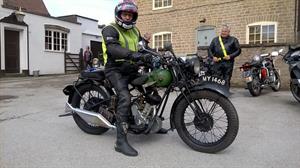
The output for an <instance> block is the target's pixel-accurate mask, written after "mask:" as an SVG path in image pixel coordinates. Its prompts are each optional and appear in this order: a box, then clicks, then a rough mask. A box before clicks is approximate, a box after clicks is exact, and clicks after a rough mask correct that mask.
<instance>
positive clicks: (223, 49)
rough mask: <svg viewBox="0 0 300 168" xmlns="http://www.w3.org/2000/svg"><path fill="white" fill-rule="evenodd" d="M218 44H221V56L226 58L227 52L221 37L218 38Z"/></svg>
mask: <svg viewBox="0 0 300 168" xmlns="http://www.w3.org/2000/svg"><path fill="white" fill-rule="evenodd" d="M219 42H220V44H221V48H222V51H223V55H224V56H223V57H226V56H227V51H226V48H225V46H224V43H223V41H222V37H221V36H219Z"/></svg>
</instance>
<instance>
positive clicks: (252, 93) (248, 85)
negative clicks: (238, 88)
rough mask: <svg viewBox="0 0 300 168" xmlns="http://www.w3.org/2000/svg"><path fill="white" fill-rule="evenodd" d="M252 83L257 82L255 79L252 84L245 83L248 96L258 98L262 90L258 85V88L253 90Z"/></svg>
mask: <svg viewBox="0 0 300 168" xmlns="http://www.w3.org/2000/svg"><path fill="white" fill-rule="evenodd" d="M253 82H258V81H257V79H253V81H252V82H249V83H247V87H248V89H249V92H250V94H251V95H252V96H254V97H256V96H259V95H260V94H261V90H262V88H261V86H260V85H259V87H258V88H257V89H254V88H253V85H254V84H253Z"/></svg>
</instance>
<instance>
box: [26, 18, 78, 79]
mask: <svg viewBox="0 0 300 168" xmlns="http://www.w3.org/2000/svg"><path fill="white" fill-rule="evenodd" d="M25 22H26V23H27V24H29V51H30V53H29V57H30V65H29V69H30V74H31V73H32V71H33V70H40V74H63V73H65V72H64V68H65V67H64V53H63V52H57V51H45V35H44V34H45V27H44V25H45V24H50V25H59V26H62V27H65V28H68V29H70V30H71V31H70V33H69V34H68V52H71V53H79V49H80V43H81V42H80V40H81V31H80V25H78V24H73V23H69V22H65V21H61V20H57V19H53V18H47V17H42V16H37V15H32V14H26V16H25Z"/></svg>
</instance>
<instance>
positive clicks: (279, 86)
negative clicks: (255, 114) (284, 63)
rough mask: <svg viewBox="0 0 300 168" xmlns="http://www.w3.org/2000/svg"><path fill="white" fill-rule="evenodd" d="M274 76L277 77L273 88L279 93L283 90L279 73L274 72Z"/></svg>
mask: <svg viewBox="0 0 300 168" xmlns="http://www.w3.org/2000/svg"><path fill="white" fill-rule="evenodd" d="M274 75H275V81H274V83H273V84H272V85H271V88H272V90H273V91H274V92H278V91H279V90H280V88H281V81H280V76H279V73H278V72H277V71H276V70H274Z"/></svg>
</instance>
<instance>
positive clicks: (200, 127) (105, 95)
mask: <svg viewBox="0 0 300 168" xmlns="http://www.w3.org/2000/svg"><path fill="white" fill-rule="evenodd" d="M165 49H166V51H167V52H164V54H159V53H157V52H154V51H152V50H149V49H146V48H145V47H144V45H141V46H140V51H142V52H144V53H145V52H147V53H149V54H151V55H152V56H153V58H155V59H154V60H156V63H157V60H158V59H159V60H160V61H159V62H160V68H157V69H152V70H151V72H149V73H144V74H143V75H141V76H140V77H138V78H137V79H135V80H133V81H132V82H131V84H130V88H131V89H130V93H131V94H132V101H131V111H130V123H129V124H130V126H129V132H130V133H133V134H149V133H156V132H158V131H159V130H160V128H161V127H162V121H163V120H164V117H163V113H164V112H165V108H166V104H167V102H168V99H169V96H170V95H171V93H172V92H177V93H179V96H177V97H176V100H175V101H174V102H170V103H172V108H171V111H170V117H169V118H170V126H171V128H170V130H172V131H173V130H175V129H176V130H177V132H178V134H179V136H180V137H181V139H182V140H183V141H184V142H185V143H186V144H187V145H188V146H189V147H191V148H192V149H194V150H196V151H200V152H207V153H215V152H218V151H221V150H223V149H225V148H227V147H228V146H229V145H230V144H231V143H232V142H233V141H234V139H235V137H236V135H237V133H238V128H239V120H238V115H237V112H236V109H235V107H234V106H233V104H232V103H231V102H230V100H229V99H228V98H227V97H226V95H227V93H226V90H222V88H218V87H214V84H207V83H206V84H202V85H195V84H194V81H193V80H192V79H191V80H190V78H189V77H190V76H197V74H198V73H199V63H197V59H193V58H190V59H188V58H187V59H182V58H180V57H176V56H175V54H174V52H173V50H172V46H171V45H168V46H166V47H165ZM147 87H155V88H164V89H165V91H164V94H163V96H162V97H161V99H159V101H157V99H153V98H151V97H149V95H148V94H146V93H145V90H146V88H147ZM141 88H142V89H141ZM63 92H64V93H65V95H67V96H68V101H67V103H66V112H67V113H66V114H65V115H62V116H68V115H71V116H73V118H74V120H75V123H76V124H77V126H78V127H79V128H80V129H81V130H83V131H84V132H86V133H88V134H103V133H105V132H106V131H108V130H109V129H111V128H116V126H115V122H116V116H115V114H116V106H117V97H118V96H117V95H116V92H115V91H114V89H113V88H112V85H111V84H110V82H109V81H108V80H107V79H106V78H105V75H104V72H103V70H97V71H94V72H83V73H81V74H80V76H79V78H78V80H77V81H75V82H74V84H73V85H68V86H66V87H65V88H64V89H63Z"/></svg>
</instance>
